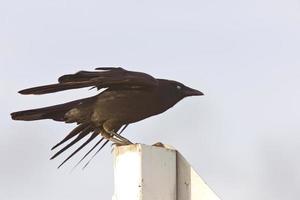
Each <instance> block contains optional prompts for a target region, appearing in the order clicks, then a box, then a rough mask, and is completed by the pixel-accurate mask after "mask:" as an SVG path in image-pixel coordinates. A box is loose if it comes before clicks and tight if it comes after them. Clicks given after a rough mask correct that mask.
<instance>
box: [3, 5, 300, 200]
mask: <svg viewBox="0 0 300 200" xmlns="http://www.w3.org/2000/svg"><path fill="white" fill-rule="evenodd" d="M0 25H1V27H0V30H1V31H0V67H1V74H0V76H1V77H0V89H1V98H0V110H1V112H0V119H1V125H0V126H1V132H0V137H1V140H0V156H1V164H0V199H9V200H19V199H22V200H23V199H24V200H27V199H28V200H29V199H30V200H35V199H44V200H57V199H72V200H77V199H78V200H79V199H89V200H99V199H103V200H104V199H111V196H112V194H113V170H112V155H111V153H110V150H111V148H110V147H107V148H106V149H105V150H104V151H103V152H102V153H100V154H99V155H98V156H97V157H96V158H95V160H94V161H93V162H92V163H91V165H90V166H89V167H88V168H87V169H86V170H84V171H82V170H81V169H80V168H78V169H77V170H75V171H73V172H72V173H69V172H70V171H71V169H72V167H73V166H74V164H75V163H76V161H77V160H78V159H79V158H80V157H76V158H75V159H73V160H72V161H70V162H69V163H68V164H67V165H66V166H65V167H63V168H62V169H60V170H57V169H56V167H57V166H58V164H59V163H60V162H61V161H62V159H63V158H64V156H62V157H61V158H58V159H57V160H54V161H49V158H50V157H51V155H52V154H53V152H51V151H50V148H51V147H52V146H53V145H54V144H55V143H56V142H58V141H59V140H60V139H61V138H63V137H64V136H65V134H66V133H67V132H68V131H70V130H71V129H72V128H73V127H74V125H66V124H63V123H58V122H54V121H50V120H44V121H38V122H16V121H12V120H11V119H10V116H9V113H10V112H12V111H16V110H21V109H28V108H35V107H40V106H47V105H52V104H56V103H62V102H65V101H69V100H74V99H77V98H82V97H83V96H84V97H85V96H91V95H94V94H96V91H88V90H87V89H82V90H75V91H71V92H63V93H58V94H51V95H45V96H21V95H18V94H17V91H18V90H20V89H23V88H26V87H30V86H36V85H41V84H47V83H53V82H55V81H56V78H57V77H58V76H60V75H63V74H65V73H74V72H76V71H79V70H92V69H93V68H95V67H99V66H122V67H124V68H127V69H129V70H137V71H143V72H146V73H150V74H151V75H153V76H155V77H160V78H167V79H175V80H178V81H180V82H183V83H184V84H186V85H188V86H191V87H194V88H197V89H199V90H201V91H202V92H204V93H205V96H201V97H193V98H187V99H184V100H183V101H181V102H179V103H178V104H177V105H176V106H175V107H173V108H172V109H170V110H169V111H168V112H166V113H164V114H161V115H159V116H155V117H152V118H150V119H147V120H144V121H142V122H139V123H136V124H133V125H131V126H129V128H128V129H127V130H126V131H125V133H124V135H126V136H127V137H128V138H129V139H130V140H132V141H134V142H141V143H146V144H153V143H155V142H158V141H161V142H163V143H167V144H170V145H172V146H174V147H176V148H177V149H178V150H179V151H180V152H181V153H182V154H183V155H184V156H185V157H186V159H187V160H188V161H189V162H190V163H191V165H192V166H193V167H194V168H195V170H196V171H197V172H198V173H199V174H200V175H201V176H202V177H203V178H204V179H205V181H206V182H207V183H208V185H209V186H210V187H211V188H212V189H213V190H214V191H216V193H217V194H218V195H219V196H220V197H221V199H223V200H241V199H243V200H253V199H257V200H282V199H285V200H295V199H299V198H300V190H299V184H300V172H299V169H300V156H299V151H300V123H299V119H300V112H299V110H300V109H299V108H300V106H299V102H300V90H299V86H300V55H299V53H300V37H299V36H300V2H299V1H298V0H285V1H282V0H281V1H279V0H245V1H238V0H227V1H224V0H210V1H207V0H198V1H189V0H187V1H174V0H172V1H171V0H169V1H162V0H151V1H142V0H139V1H132V0H126V1H113V0H112V1H99V0H93V1H92V0H86V1H74V0H72V1H66V0H52V1H37V0H36V1H34V0H27V1H15V0H10V1H4V0H2V1H0Z"/></svg>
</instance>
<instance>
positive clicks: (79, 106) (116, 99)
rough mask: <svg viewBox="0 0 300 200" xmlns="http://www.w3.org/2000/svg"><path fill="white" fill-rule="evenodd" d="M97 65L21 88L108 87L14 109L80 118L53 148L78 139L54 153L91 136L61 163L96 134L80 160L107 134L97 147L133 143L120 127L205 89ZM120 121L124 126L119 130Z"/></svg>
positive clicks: (22, 115)
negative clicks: (54, 80) (82, 95)
mask: <svg viewBox="0 0 300 200" xmlns="http://www.w3.org/2000/svg"><path fill="white" fill-rule="evenodd" d="M96 70H97V71H79V72H77V73H75V74H68V75H64V76H61V77H60V78H59V79H58V83H56V84H51V85H45V86H39V87H33V88H29V89H25V90H21V91H19V93H21V94H26V95H27V94H35V95H39V94H47V93H53V92H58V91H63V90H68V89H76V88H82V87H93V88H97V89H98V90H100V89H104V90H103V91H102V92H101V93H100V94H98V95H96V96H93V97H89V98H85V99H79V100H76V101H72V102H68V103H64V104H59V105H55V106H50V107H44V108H38V109H32V110H25V111H19V112H14V113H11V117H12V119H14V120H24V121H32V120H41V119H53V120H55V121H64V122H66V123H77V124H78V126H77V127H76V128H75V129H74V130H72V131H71V132H70V133H69V134H68V135H67V136H66V137H65V138H64V139H63V140H62V141H60V142H59V143H58V144H56V145H55V146H54V147H53V148H52V149H55V148H56V147H58V146H60V145H61V144H63V143H65V142H66V141H68V140H70V139H72V138H75V139H73V140H72V141H71V142H70V143H68V144H67V145H66V146H64V147H63V148H62V149H60V150H59V151H58V152H57V153H56V154H54V155H53V156H52V157H51V159H53V158H55V157H57V156H58V155H60V154H61V153H62V152H64V151H65V150H67V149H68V148H69V147H71V146H72V145H73V144H75V143H76V142H78V141H79V140H81V139H83V138H84V137H85V136H88V135H89V137H88V139H87V140H86V141H85V142H84V143H83V144H82V145H81V146H80V147H79V148H78V149H77V150H75V151H74V152H73V153H72V154H71V155H70V156H69V157H67V159H66V160H65V161H64V162H63V163H62V164H64V163H65V162H66V161H67V160H69V159H70V158H71V157H72V156H73V155H75V154H76V153H77V152H78V151H79V150H81V149H82V148H83V147H84V146H86V145H87V144H88V143H89V142H91V141H92V140H93V139H95V138H96V137H97V136H102V138H101V139H100V140H99V141H98V142H97V143H96V144H95V145H94V146H93V147H92V149H91V150H90V151H88V152H87V153H86V154H85V156H84V157H83V158H82V159H81V160H80V161H82V160H83V159H84V158H85V157H86V156H87V155H88V154H89V153H90V152H91V151H92V150H94V149H95V148H96V147H97V146H98V145H99V144H100V143H101V142H102V141H103V140H106V141H105V142H104V144H103V145H102V146H101V147H100V149H99V150H98V151H97V152H99V151H100V150H101V149H102V148H103V147H104V145H105V144H106V143H107V142H108V141H112V142H114V143H116V144H119V145H125V144H131V142H130V141H129V140H128V139H126V138H125V137H122V136H121V132H122V131H123V130H124V129H125V128H126V127H127V126H128V125H129V124H131V123H134V122H137V121H140V120H143V119H145V118H147V117H150V116H153V115H157V114H160V113H162V112H164V111H166V110H167V109H169V108H171V107H172V106H174V105H175V104H176V103H177V102H179V101H180V100H181V99H183V98H184V97H187V96H196V95H203V93H202V92H200V91H198V90H195V89H192V88H189V87H187V86H185V85H183V84H182V83H179V82H177V81H172V80H165V79H155V78H153V77H152V76H150V75H148V74H145V73H141V72H133V71H127V70H125V69H123V68H112V67H109V68H107V67H101V68H96ZM122 127H123V129H122V131H121V132H119V133H118V131H119V130H121V128H122ZM94 155H95V154H94ZM62 164H61V165H62ZM61 165H60V166H61ZM60 166H59V167H60Z"/></svg>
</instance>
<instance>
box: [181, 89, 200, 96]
mask: <svg viewBox="0 0 300 200" xmlns="http://www.w3.org/2000/svg"><path fill="white" fill-rule="evenodd" d="M184 94H185V96H200V95H204V94H203V93H202V92H200V91H199V90H195V89H193V88H189V87H186V90H185V92H184Z"/></svg>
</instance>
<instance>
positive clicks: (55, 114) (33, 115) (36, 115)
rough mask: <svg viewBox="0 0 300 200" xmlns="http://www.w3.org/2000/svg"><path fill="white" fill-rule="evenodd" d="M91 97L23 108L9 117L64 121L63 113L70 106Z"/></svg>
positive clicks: (72, 106) (26, 119) (70, 107)
mask: <svg viewBox="0 0 300 200" xmlns="http://www.w3.org/2000/svg"><path fill="white" fill-rule="evenodd" d="M92 98H93V97H89V98H85V99H79V100H76V101H71V102H68V103H64V104H59V105H55V106H49V107H44V108H37V109H31V110H24V111H18V112H13V113H11V118H12V119H14V120H24V121H33V120H41V119H53V120H56V121H65V114H66V112H68V111H69V110H71V109H72V108H74V107H76V106H78V105H80V104H82V103H85V102H89V100H91V99H92Z"/></svg>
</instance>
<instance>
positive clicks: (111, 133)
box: [108, 131, 133, 145]
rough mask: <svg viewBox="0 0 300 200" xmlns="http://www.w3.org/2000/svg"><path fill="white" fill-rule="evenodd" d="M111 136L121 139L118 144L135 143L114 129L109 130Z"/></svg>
mask: <svg viewBox="0 0 300 200" xmlns="http://www.w3.org/2000/svg"><path fill="white" fill-rule="evenodd" d="M108 133H109V134H110V136H111V138H113V139H116V140H119V141H120V142H119V143H118V144H120V143H121V145H128V144H133V143H132V142H130V141H129V140H128V139H127V138H125V137H123V136H121V135H119V134H118V133H116V132H114V131H109V132H108Z"/></svg>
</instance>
